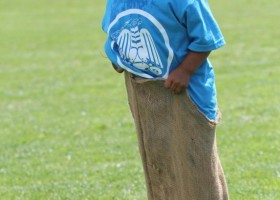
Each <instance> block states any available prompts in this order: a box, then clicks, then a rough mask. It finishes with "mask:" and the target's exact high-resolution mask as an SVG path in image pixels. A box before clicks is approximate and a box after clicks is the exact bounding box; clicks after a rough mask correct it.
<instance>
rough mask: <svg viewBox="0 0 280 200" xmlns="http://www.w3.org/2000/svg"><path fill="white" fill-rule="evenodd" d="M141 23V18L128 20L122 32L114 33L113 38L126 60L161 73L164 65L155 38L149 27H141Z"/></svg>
mask: <svg viewBox="0 0 280 200" xmlns="http://www.w3.org/2000/svg"><path fill="white" fill-rule="evenodd" d="M140 24H141V19H131V20H129V21H127V22H126V23H125V26H124V27H123V28H122V31H121V32H120V31H117V32H116V33H115V34H113V39H115V40H116V41H117V44H118V47H119V52H120V55H121V57H122V58H123V60H124V61H126V62H129V63H130V64H132V65H133V66H135V67H137V68H138V69H143V70H148V71H150V72H152V73H154V74H155V75H161V74H162V68H163V65H162V62H161V59H160V56H159V54H158V51H157V48H156V45H155V43H154V40H153V38H152V36H151V34H150V33H149V31H148V30H147V29H144V28H143V29H139V25H140ZM119 32H120V33H119ZM114 35H116V36H114ZM114 37H115V38H114Z"/></svg>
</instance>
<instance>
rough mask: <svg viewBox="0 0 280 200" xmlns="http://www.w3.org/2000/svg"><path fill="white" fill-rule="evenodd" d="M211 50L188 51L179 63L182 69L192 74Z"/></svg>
mask: <svg viewBox="0 0 280 200" xmlns="http://www.w3.org/2000/svg"><path fill="white" fill-rule="evenodd" d="M210 53H211V52H210V51H207V52H193V51H189V53H188V55H187V56H186V57H185V59H184V60H183V62H182V63H181V64H180V65H179V67H182V68H183V69H184V71H185V72H186V73H188V74H190V75H192V74H193V73H194V72H195V71H196V69H197V68H199V67H200V65H201V64H202V63H203V62H204V61H205V60H206V59H207V57H208V56H209V54H210Z"/></svg>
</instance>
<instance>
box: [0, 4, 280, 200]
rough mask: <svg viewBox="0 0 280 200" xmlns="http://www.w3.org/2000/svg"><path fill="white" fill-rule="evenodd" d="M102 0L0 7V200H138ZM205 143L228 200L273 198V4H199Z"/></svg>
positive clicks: (277, 141) (138, 173)
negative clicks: (209, 46) (211, 121)
mask: <svg viewBox="0 0 280 200" xmlns="http://www.w3.org/2000/svg"><path fill="white" fill-rule="evenodd" d="M104 4H105V3H104V1H103V0H94V1H89V0H82V1H77V0H76V1H75V0H59V1H58V0H48V1H47V0H43V1H35V0H14V1H8V0H1V1H0V24H1V28H0V200H41V199H43V200H45V199H48V200H60V199H61V200H66V199H67V200H110V199H117V200H134V199H139V200H144V199H146V194H145V185H144V177H143V173H142V167H141V162H140V157H139V154H138V149H137V140H136V136H135V131H134V126H133V122H132V118H131V115H130V112H129V109H128V105H127V101H126V93H125V88H124V84H123V77H122V76H121V75H118V74H116V73H114V72H113V70H112V69H111V67H110V65H109V62H108V60H107V59H106V57H105V54H104V52H103V43H104V40H105V35H104V34H103V33H102V31H101V28H100V23H101V19H102V15H103V10H104V6H105V5H104ZM210 4H211V7H212V10H213V12H214V13H215V16H216V18H217V20H218V21H219V24H220V26H221V29H222V30H223V33H224V35H225V38H226V40H227V46H226V47H224V48H222V49H221V50H219V51H217V52H213V54H212V55H211V59H212V63H213V64H214V65H215V66H216V67H215V70H216V79H217V88H218V98H219V105H220V109H221V110H222V112H223V120H222V123H221V124H220V125H219V126H218V130H217V140H218V147H219V152H220V157H221V160H222V163H223V166H224V170H225V173H226V177H227V180H228V185H229V190H230V196H231V199H232V200H278V199H280V156H279V155H280V123H279V121H280V114H279V113H280V104H279V101H280V89H279V86H280V78H279V77H280V64H279V63H280V57H279V47H280V37H279V36H280V23H279V22H278V19H279V18H280V13H279V1H278V0H271V1H270V2H267V1H265V0H258V1H254V2H253V1H248V0H236V1H222V0H217V1H210Z"/></svg>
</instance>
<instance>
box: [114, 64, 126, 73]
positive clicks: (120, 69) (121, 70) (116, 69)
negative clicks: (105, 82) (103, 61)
mask: <svg viewBox="0 0 280 200" xmlns="http://www.w3.org/2000/svg"><path fill="white" fill-rule="evenodd" d="M112 66H113V68H114V69H115V71H116V72H118V73H123V71H124V70H123V69H122V68H120V67H117V66H116V65H115V64H114V63H112Z"/></svg>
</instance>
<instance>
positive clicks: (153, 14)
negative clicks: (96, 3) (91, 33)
mask: <svg viewBox="0 0 280 200" xmlns="http://www.w3.org/2000/svg"><path fill="white" fill-rule="evenodd" d="M102 28H103V30H104V31H105V32H106V33H107V34H108V39H107V41H106V44H105V52H106V54H107V56H108V58H109V59H110V60H111V61H112V62H113V63H114V64H115V65H117V66H118V67H120V68H123V69H125V70H127V71H129V72H131V73H133V74H135V75H138V76H140V77H144V78H149V79H153V78H163V79H167V77H168V75H169V73H170V72H171V71H172V70H174V69H175V68H176V67H178V66H179V64H180V63H181V62H182V61H183V59H184V58H185V56H186V55H187V54H188V51H189V50H191V51H195V52H207V51H212V50H215V49H217V48H219V47H221V46H223V45H224V44H225V41H224V39H223V36H222V33H221V31H220V29H219V27H218V24H217V22H216V21H215V19H214V17H213V15H212V13H211V10H210V8H209V5H208V3H207V0H164V1H157V0H141V1H139V0H107V8H106V12H105V15H104V18H103V22H102ZM186 89H187V90H188V92H189V94H190V97H191V98H192V100H193V101H194V103H195V104H196V105H197V106H198V108H199V109H200V110H201V111H202V112H203V113H204V114H205V115H206V116H207V117H208V118H209V119H211V120H214V119H215V118H216V111H217V101H216V87H215V77H214V71H213V67H212V65H211V63H210V61H209V60H208V59H207V60H206V61H205V62H204V63H203V64H202V65H201V66H200V67H199V68H198V69H197V70H196V71H195V72H194V74H193V75H192V77H191V79H190V83H189V86H188V87H187V88H186Z"/></svg>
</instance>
